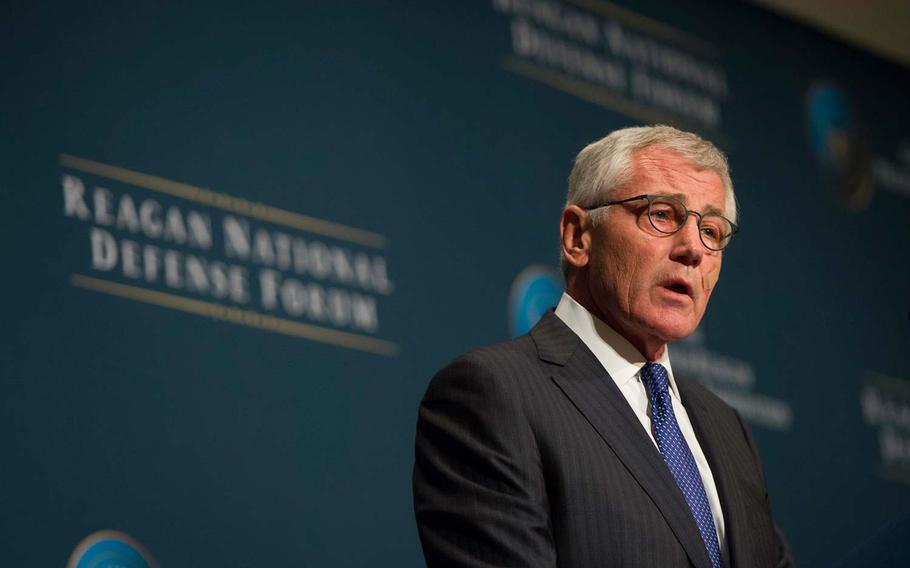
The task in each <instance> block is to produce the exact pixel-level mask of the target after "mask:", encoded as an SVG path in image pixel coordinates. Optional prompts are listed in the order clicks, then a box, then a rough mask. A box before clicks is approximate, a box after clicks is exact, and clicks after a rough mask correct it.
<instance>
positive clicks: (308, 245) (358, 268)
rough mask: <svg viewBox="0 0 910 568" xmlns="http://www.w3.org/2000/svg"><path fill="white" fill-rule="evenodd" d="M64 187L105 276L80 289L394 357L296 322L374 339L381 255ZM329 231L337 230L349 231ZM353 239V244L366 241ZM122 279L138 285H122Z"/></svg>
mask: <svg viewBox="0 0 910 568" xmlns="http://www.w3.org/2000/svg"><path fill="white" fill-rule="evenodd" d="M70 160H71V161H73V162H75V163H79V164H82V163H89V164H92V168H95V169H100V170H102V171H108V169H115V170H117V173H118V175H119V176H121V177H122V176H123V175H124V174H121V173H120V172H122V171H126V170H119V169H117V168H115V167H113V166H105V165H103V164H98V163H97V162H88V161H85V160H81V159H78V158H70ZM104 168H107V169H104ZM99 175H102V176H103V174H99ZM136 175H140V176H141V175H143V174H136ZM114 179H115V180H116V179H117V178H114ZM143 179H144V178H143ZM155 179H158V180H161V178H155ZM161 183H162V184H176V182H167V180H163V181H162V182H161ZM61 187H62V191H63V214H64V216H65V217H67V218H70V219H74V220H77V221H80V222H84V223H89V224H90V227H89V228H88V234H87V236H88V243H87V244H88V254H89V264H88V266H89V267H90V269H91V271H93V272H94V273H95V274H96V276H97V277H105V278H106V280H98V279H97V277H96V276H81V275H75V276H74V277H73V282H74V283H76V284H77V285H79V286H82V287H87V288H90V289H95V290H99V291H104V292H107V293H110V294H114V295H119V296H123V297H129V298H133V299H137V300H139V301H143V302H147V303H152V304H156V305H165V306H172V307H176V309H182V310H184V311H191V312H193V313H211V314H213V317H218V318H219V319H225V320H228V321H233V322H237V323H244V324H247V323H248V324H249V325H250V326H252V327H257V328H260V329H268V330H273V331H278V332H281V333H286V334H289V335H295V336H299V337H306V338H313V339H316V340H320V341H325V342H329V343H335V344H338V345H342V346H346V347H351V348H355V349H361V350H365V351H371V352H376V353H381V354H386V355H390V354H394V353H395V351H396V347H395V345H394V344H391V343H389V342H387V341H384V340H380V339H374V338H370V337H367V336H358V335H355V334H351V333H344V332H340V331H339V332H335V331H332V330H331V329H328V328H326V329H325V331H320V328H319V327H315V326H313V325H309V324H298V323H295V321H294V320H308V321H310V322H313V323H316V324H320V325H328V326H332V327H335V328H346V329H350V330H356V331H358V332H363V333H368V334H374V333H376V332H377V331H378V330H379V329H380V322H379V303H378V301H377V294H378V295H382V296H385V295H389V294H391V293H392V292H393V290H394V284H393V282H392V280H391V279H390V278H389V274H388V266H387V262H386V259H385V258H384V256H383V255H381V254H379V253H376V252H372V251H365V250H357V249H356V248H354V247H353V246H352V245H345V244H338V243H334V242H324V241H322V240H320V239H319V238H314V237H312V236H311V235H309V234H304V233H300V232H295V231H294V229H293V228H291V230H276V229H274V228H273V227H271V226H270V224H269V223H265V222H262V221H261V220H260V219H256V220H254V219H251V218H249V217H246V216H244V215H241V214H236V213H226V212H221V214H220V218H219V217H218V215H219V213H218V212H217V209H213V211H199V210H196V209H192V208H188V207H186V206H184V205H178V204H176V203H171V202H169V201H168V200H170V201H173V197H166V200H165V201H162V200H159V199H156V198H153V197H148V196H143V195H137V194H136V193H135V192H134V191H132V190H131V191H125V190H123V189H119V188H118V186H116V185H110V184H105V187H102V186H98V185H95V186H90V185H87V184H86V182H85V181H84V180H83V178H82V177H80V176H77V175H74V174H69V173H65V174H63V175H62V177H61ZM171 187H173V186H172V185H166V186H165V189H163V190H161V191H162V192H163V193H167V192H168V191H166V190H170V188H171ZM187 187H190V186H187ZM153 189H154V188H153ZM180 190H181V191H187V190H184V189H183V187H181V188H180ZM190 195H191V196H192V194H190ZM204 195H205V197H206V199H210V200H211V201H212V203H214V205H212V206H211V207H214V208H217V207H218V203H221V202H224V203H227V204H235V202H236V201H238V200H237V198H232V197H230V196H218V195H215V196H214V197H209V195H208V194H204ZM244 203H246V202H244ZM251 207H252V205H251ZM255 209H256V211H258V212H259V214H261V215H270V216H273V217H275V218H276V219H278V224H280V223H281V222H283V221H284V220H285V219H291V220H292V221H293V222H295V223H296V222H299V221H298V220H299V217H294V215H295V214H293V213H290V212H283V211H281V210H278V209H274V208H268V207H267V206H264V205H258V204H256V205H255ZM213 214H214V215H215V219H213ZM213 221H214V222H213ZM308 222H309V221H308ZM286 224H287V223H286V222H285V225H286ZM325 225H326V226H329V227H330V229H329V230H332V231H336V232H337V231H339V228H341V229H342V230H348V229H344V228H343V227H342V226H340V225H332V224H328V223H326V224H325ZM219 228H220V231H218V230H217V229H219ZM348 232H350V233H351V234H353V235H355V238H356V239H361V238H362V235H363V234H364V233H365V232H363V231H358V230H356V229H350V230H348ZM371 238H372V237H371ZM105 275H106V276H105ZM118 280H119V281H122V282H132V283H133V284H131V285H125V284H119V283H117V281H118ZM135 286H140V287H138V288H136V287H135ZM163 290H167V292H166V293H165V292H163ZM172 294H177V295H176V296H175V295H172ZM181 297H188V298H196V299H198V300H209V301H217V302H229V303H231V304H235V305H238V306H245V307H246V306H249V307H254V308H258V309H259V310H261V311H263V312H268V313H269V314H272V315H265V314H262V315H257V313H256V312H253V311H249V310H248V309H246V310H240V311H237V312H236V314H235V313H234V312H224V314H222V313H221V312H218V311H217V310H218V309H220V308H219V305H217V304H200V303H199V302H197V303H196V304H186V303H185V302H184V301H183V300H181V299H180V298H181ZM194 301H195V300H194ZM225 314H227V315H225ZM228 316H229V317H228ZM282 317H288V318H291V319H289V320H287V319H280V318H282ZM266 324H267V325H266Z"/></svg>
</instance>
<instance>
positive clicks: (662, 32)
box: [568, 0, 718, 59]
mask: <svg viewBox="0 0 910 568" xmlns="http://www.w3.org/2000/svg"><path fill="white" fill-rule="evenodd" d="M568 1H569V2H570V3H571V4H575V5H576V6H578V7H579V8H584V9H586V10H589V11H591V12H596V13H599V14H600V15H602V16H607V17H608V18H615V19H617V20H620V21H621V22H623V23H625V24H628V25H630V26H634V27H636V28H638V29H640V30H644V31H646V32H649V33H651V34H652V35H656V36H661V37H662V38H663V39H665V40H669V41H672V42H674V43H676V44H679V45H681V46H683V47H686V48H688V49H689V50H691V51H698V52H699V53H700V54H701V55H703V56H707V57H712V58H715V59H716V58H717V57H718V51H717V48H715V47H714V46H713V45H711V44H710V43H708V42H707V41H705V40H703V39H701V38H699V37H697V36H694V35H692V34H689V33H686V32H684V31H682V30H678V29H676V28H674V27H672V26H669V25H667V24H665V23H663V22H661V21H659V20H655V19H653V18H649V17H647V16H643V15H641V14H639V13H637V12H633V11H631V10H627V9H626V8H623V7H621V6H617V5H616V4H613V3H611V2H605V1H603V0H568Z"/></svg>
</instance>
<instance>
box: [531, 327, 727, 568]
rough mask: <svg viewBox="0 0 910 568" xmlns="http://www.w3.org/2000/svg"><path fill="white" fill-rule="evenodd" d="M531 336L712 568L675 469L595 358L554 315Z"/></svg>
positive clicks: (577, 402)
mask: <svg viewBox="0 0 910 568" xmlns="http://www.w3.org/2000/svg"><path fill="white" fill-rule="evenodd" d="M531 337H532V338H533V339H534V342H535V344H536V345H537V348H538V353H539V355H540V358H541V359H543V360H544V361H547V362H549V363H555V364H556V365H557V366H556V367H554V368H553V369H554V372H553V374H552V378H553V381H554V382H555V383H556V384H557V386H559V388H560V389H561V390H562V392H563V393H565V395H566V396H567V397H568V398H569V399H570V400H571V401H572V403H573V404H574V406H575V407H576V408H577V409H578V411H579V412H581V414H582V415H584V417H585V418H586V419H587V421H588V422H589V423H590V424H591V426H593V427H594V429H595V430H596V431H597V432H598V434H599V435H600V437H601V438H603V440H604V441H605V442H606V443H607V444H608V445H609V446H610V448H612V450H613V452H614V453H615V454H616V456H617V457H618V458H619V460H620V461H621V462H622V463H623V465H625V467H626V468H627V469H628V470H629V472H630V473H631V474H632V475H633V476H634V477H635V479H636V480H637V481H638V483H639V484H640V485H641V487H642V488H643V489H644V490H645V492H647V493H648V495H649V496H650V497H651V499H652V500H653V502H654V504H655V505H656V506H657V508H658V509H659V510H660V511H661V513H662V514H663V516H664V518H665V519H666V520H667V524H668V525H669V526H670V528H671V530H672V531H673V532H674V534H675V535H676V537H677V539H679V541H680V543H681V544H682V546H683V548H684V549H685V551H686V554H687V555H688V556H689V559H690V560H691V561H692V564H693V565H695V566H696V567H699V568H710V566H711V562H710V560H709V559H708V555H707V551H706V550H705V544H704V542H703V541H702V539H701V535H700V534H699V532H698V527H697V525H696V524H695V520H694V519H693V517H692V513H691V511H690V510H689V506H688V504H687V503H686V501H685V499H684V498H683V496H682V493H681V492H680V490H679V487H678V486H677V485H676V482H675V480H674V479H673V476H672V474H671V473H670V470H669V469H668V468H667V465H666V463H665V462H664V461H663V458H662V457H661V455H660V453H659V452H658V451H657V449H656V448H655V447H654V444H653V442H651V440H650V439H649V438H648V436H647V434H646V433H645V432H644V431H643V430H642V427H641V422H639V421H638V418H636V416H635V413H634V412H633V410H632V408H631V407H630V406H629V403H628V402H627V401H626V399H625V397H624V396H623V395H622V393H621V392H620V391H619V388H618V387H617V386H616V384H615V383H614V381H613V380H612V379H611V378H610V377H609V376H608V375H607V372H606V371H605V370H604V368H603V366H602V365H601V364H600V362H599V361H598V360H597V358H596V357H595V356H594V354H593V353H591V351H590V350H589V349H588V348H587V347H586V346H585V345H584V343H582V341H581V340H580V339H579V338H578V336H576V335H575V334H574V333H573V332H572V331H571V330H570V329H569V328H568V327H567V326H566V325H565V324H564V323H563V322H562V320H560V319H559V318H558V317H557V316H556V315H554V314H552V313H548V314H547V315H546V316H544V318H543V319H542V320H541V322H540V323H539V324H538V325H537V326H536V327H535V328H534V329H533V330H532V331H531Z"/></svg>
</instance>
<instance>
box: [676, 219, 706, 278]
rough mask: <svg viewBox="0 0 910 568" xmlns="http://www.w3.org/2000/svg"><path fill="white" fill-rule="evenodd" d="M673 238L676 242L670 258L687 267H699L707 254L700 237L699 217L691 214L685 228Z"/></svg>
mask: <svg viewBox="0 0 910 568" xmlns="http://www.w3.org/2000/svg"><path fill="white" fill-rule="evenodd" d="M690 217H691V219H690ZM673 236H674V238H675V239H676V241H675V242H674V244H673V250H672V251H671V252H670V258H671V259H672V260H675V261H677V262H681V263H683V264H685V265H686V266H698V265H699V264H700V263H701V259H702V257H703V256H704V254H705V245H704V244H702V242H701V237H700V236H699V228H698V216H697V215H694V214H693V213H691V212H690V213H689V215H687V216H686V220H685V221H684V222H683V226H682V227H681V228H680V229H679V231H677V232H676V234H675V235H673Z"/></svg>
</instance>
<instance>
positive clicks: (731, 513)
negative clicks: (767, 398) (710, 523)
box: [677, 381, 748, 566]
mask: <svg viewBox="0 0 910 568" xmlns="http://www.w3.org/2000/svg"><path fill="white" fill-rule="evenodd" d="M677 385H678V386H679V389H680V392H681V394H682V401H683V406H685V408H686V412H687V413H688V415H689V419H690V420H691V421H692V427H693V428H694V429H695V436H696V437H697V438H698V441H699V444H700V445H701V448H702V451H704V452H705V457H706V458H707V460H708V464H709V465H710V466H711V473H712V475H713V476H714V483H715V485H716V486H717V493H718V494H719V496H720V503H721V509H722V510H723V514H724V527H725V529H724V534H725V538H726V541H727V544H728V545H729V547H730V548H729V558H730V566H738V565H739V562H738V558H737V556H736V553H737V550H743V549H744V543H743V538H745V537H746V536H747V535H746V534H745V531H744V530H743V527H745V526H746V525H747V521H748V519H746V518H744V517H743V515H744V514H748V511H747V507H745V505H744V504H743V498H742V495H741V494H740V492H739V484H737V483H736V482H735V479H736V469H737V464H736V462H735V460H733V459H732V458H731V456H730V455H729V454H728V453H727V452H725V451H724V450H723V449H724V448H730V447H733V445H732V444H733V442H732V441H731V440H729V439H728V438H729V436H730V435H731V433H730V425H727V427H724V426H723V425H722V424H720V423H719V422H718V419H717V417H715V415H714V414H713V413H711V412H709V411H708V409H707V408H705V406H704V404H703V403H702V401H701V400H700V399H699V397H698V395H697V393H695V392H693V391H692V390H691V389H689V388H687V385H686V382H685V381H678V382H677Z"/></svg>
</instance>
